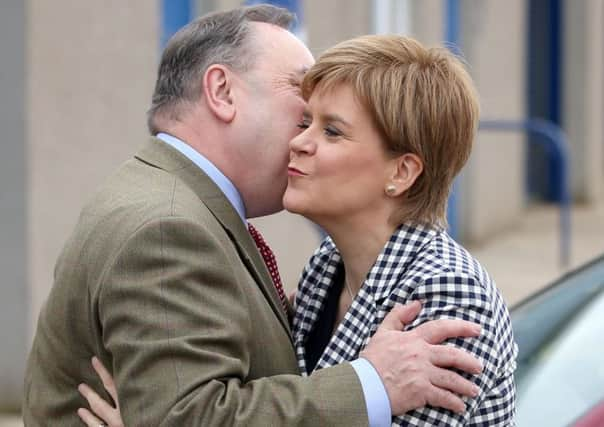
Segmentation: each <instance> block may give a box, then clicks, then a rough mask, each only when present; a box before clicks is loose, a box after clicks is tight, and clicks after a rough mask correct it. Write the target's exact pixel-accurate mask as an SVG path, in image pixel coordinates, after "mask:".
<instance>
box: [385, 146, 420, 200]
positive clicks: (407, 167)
mask: <svg viewBox="0 0 604 427" xmlns="http://www.w3.org/2000/svg"><path fill="white" fill-rule="evenodd" d="M423 171H424V163H423V162H422V159H420V158H419V156H418V155H417V154H413V153H405V154H403V155H402V156H398V157H396V158H394V159H393V169H392V175H391V176H390V180H389V181H388V183H387V185H386V194H387V195H388V196H391V197H397V196H400V195H401V194H403V193H404V192H405V191H407V190H408V189H410V188H411V186H412V185H413V184H414V183H415V180H417V178H418V177H419V176H420V175H421V174H422V172H423Z"/></svg>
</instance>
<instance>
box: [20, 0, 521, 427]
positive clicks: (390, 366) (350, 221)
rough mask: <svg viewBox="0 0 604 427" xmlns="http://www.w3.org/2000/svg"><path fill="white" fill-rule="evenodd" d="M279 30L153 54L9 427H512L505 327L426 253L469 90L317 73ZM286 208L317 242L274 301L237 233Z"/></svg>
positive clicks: (380, 66)
mask: <svg viewBox="0 0 604 427" xmlns="http://www.w3.org/2000/svg"><path fill="white" fill-rule="evenodd" d="M292 19H293V16H292V15H291V14H290V13H289V12H287V11H286V10H284V9H280V8H276V7H273V6H268V5H259V6H252V7H241V8H237V9H233V10H230V11H226V12H218V13H213V14H210V15H206V16H204V17H201V18H199V19H197V20H196V21H194V22H192V23H190V24H189V25H187V26H186V27H184V28H183V29H181V30H180V31H179V32H178V33H177V34H175V35H174V36H173V37H172V39H171V40H170V42H169V43H168V45H167V47H166V49H165V50H164V52H163V55H162V59H161V63H160V65H159V71H158V76H157V83H156V87H155V90H154V93H153V97H152V103H151V108H150V110H149V114H148V125H149V130H150V133H151V135H152V136H151V137H150V138H149V141H148V142H147V143H146V145H144V146H143V147H142V149H141V150H140V151H139V152H138V153H137V154H136V155H135V156H134V157H133V158H132V159H130V160H128V161H127V162H125V163H124V164H123V165H122V166H120V167H119V169H118V170H117V171H116V172H115V173H114V174H113V175H112V176H111V177H109V178H108V179H107V181H106V182H105V183H104V184H103V185H102V186H101V188H100V189H99V190H98V192H97V193H96V194H95V195H93V196H92V197H91V199H90V201H89V202H88V203H87V205H86V206H85V207H84V209H83V210H82V212H81V215H80V218H79V222H78V224H77V225H76V228H75V230H74V231H73V233H72V235H71V236H70V238H69V239H68V241H67V243H66V245H65V247H64V249H63V252H62V254H61V256H60V257H59V260H58V261H57V266H56V270H55V277H54V284H53V288H52V291H51V293H50V295H49V298H48V300H47V302H46V304H45V306H44V308H43V310H42V311H41V313H40V317H39V320H38V326H37V331H36V335H35V340H34V343H33V347H32V350H31V353H30V356H29V360H28V365H27V372H26V378H25V396H24V403H23V415H24V420H25V424H26V425H27V426H45V425H60V426H68V425H74V426H76V425H82V422H84V423H85V424H86V425H89V426H99V425H110V426H112V427H117V426H121V425H126V426H268V425H271V426H389V425H392V424H394V425H403V426H406V425H414V426H415V425H446V426H453V425H459V426H462V425H463V426H478V425H480V426H486V425H488V426H512V425H515V424H514V413H515V409H514V403H515V386H514V380H513V373H514V370H515V367H516V364H515V358H516V353H517V350H516V344H515V343H514V339H513V335H512V330H511V324H510V319H509V314H508V311H507V308H506V306H505V303H504V301H503V298H502V297H501V294H500V292H499V291H498V290H497V288H496V287H495V284H494V282H493V280H492V279H491V278H490V276H489V275H488V274H487V272H486V271H485V270H484V269H483V268H482V266H481V265H480V264H479V263H478V262H477V261H476V260H475V259H474V258H473V257H472V256H471V255H470V254H469V253H468V252H467V251H466V250H465V249H464V248H462V247H461V246H460V245H459V244H458V243H456V242H455V241H454V240H452V239H451V238H450V237H449V236H448V234H447V233H446V231H445V229H446V220H445V212H446V203H447V198H448V195H449V190H450V187H451V184H452V182H453V179H454V178H455V176H456V175H457V174H458V173H459V171H460V170H461V169H462V167H463V166H464V164H465V162H466V161H467V159H468V157H469V155H470V152H471V148H472V142H473V139H474V136H475V133H476V129H477V124H478V115H479V108H478V99H477V96H476V94H475V90H474V86H473V83H472V81H471V79H470V77H469V75H468V73H467V71H466V70H465V68H464V66H463V64H462V63H461V62H460V60H459V59H457V58H456V57H455V56H453V55H452V54H451V53H449V52H448V51H447V50H445V49H443V48H426V47H424V46H422V45H421V44H420V43H418V42H417V41H415V40H413V39H410V38H407V37H402V36H397V35H383V36H362V37H358V38H354V39H352V40H348V41H344V42H342V43H340V44H338V45H336V46H334V47H333V48H331V49H328V50H327V51H325V53H324V54H323V55H321V56H320V57H319V58H318V59H317V61H316V62H315V61H314V59H313V57H312V55H311V54H310V52H309V50H308V49H307V48H306V46H304V44H302V43H301V42H300V41H299V40H298V39H296V37H295V36H294V35H293V34H291V33H290V32H289V31H288V28H289V26H290V24H291V21H292ZM124 143H128V141H124ZM283 208H285V209H287V210H288V211H290V212H292V213H296V214H300V215H303V216H304V217H306V218H308V219H310V220H311V221H313V222H315V223H316V224H318V225H320V226H321V227H322V228H323V230H325V232H326V233H327V235H328V237H326V238H325V240H324V241H323V242H322V243H321V245H320V247H319V248H318V249H317V250H316V252H315V253H314V254H313V255H312V257H311V259H310V260H309V262H308V264H307V266H306V268H305V269H304V271H303V273H302V276H301V279H300V282H299V285H298V289H297V292H296V295H295V299H294V300H293V301H289V300H288V298H287V297H286V296H285V294H284V292H283V287H282V284H281V280H280V278H279V273H278V270H277V266H276V263H275V259H274V256H273V255H272V252H271V250H270V248H269V247H268V245H267V244H266V242H264V240H263V239H262V236H260V234H259V233H258V231H257V230H255V229H254V228H253V227H252V226H251V225H250V224H248V222H247V219H248V218H254V217H259V216H263V215H268V214H271V213H275V212H278V211H280V210H281V209H283ZM292 244H295V242H292ZM94 356H95V357H96V358H95V359H94V363H93V364H91V358H93V357H94Z"/></svg>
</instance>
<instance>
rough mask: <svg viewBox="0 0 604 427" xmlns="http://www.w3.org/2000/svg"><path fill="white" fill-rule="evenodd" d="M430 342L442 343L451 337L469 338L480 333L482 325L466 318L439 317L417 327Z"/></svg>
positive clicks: (416, 329) (421, 334)
mask: <svg viewBox="0 0 604 427" xmlns="http://www.w3.org/2000/svg"><path fill="white" fill-rule="evenodd" d="M415 331H416V333H417V334H419V335H420V336H421V337H423V338H424V340H425V341H426V342H428V343H429V344H440V343H441V342H443V341H445V340H447V339H449V338H458V337H461V338H468V337H477V336H479V335H480V325H477V324H476V323H472V322H467V321H465V320H454V319H438V320H432V321H429V322H426V323H424V324H423V325H420V326H418V327H417V328H415Z"/></svg>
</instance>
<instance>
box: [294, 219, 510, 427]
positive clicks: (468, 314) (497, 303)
mask: <svg viewBox="0 0 604 427" xmlns="http://www.w3.org/2000/svg"><path fill="white" fill-rule="evenodd" d="M340 263H341V257H340V254H339V252H338V250H337V248H336V247H335V245H334V243H333V241H332V240H331V239H330V238H329V237H328V238H326V239H325V240H324V241H323V243H322V244H321V246H320V247H319V249H317V251H316V252H315V253H314V255H313V256H312V258H311V259H310V261H309V263H308V265H307V266H306V268H305V270H304V272H303V274H302V278H301V279H300V283H299V287H298V293H297V295H296V306H295V309H296V314H295V317H294V322H293V333H294V342H295V345H296V352H297V357H298V364H299V366H300V370H301V372H302V374H303V375H308V374H310V372H308V370H307V368H306V362H305V357H304V356H305V350H304V347H305V342H306V339H307V337H308V336H309V332H310V331H311V330H312V329H313V328H315V327H320V325H317V324H316V323H317V322H316V321H317V318H318V316H319V313H320V312H321V310H322V308H323V306H324V303H325V300H326V296H327V291H328V289H329V287H330V286H331V285H332V284H333V280H334V276H335V273H336V269H337V267H338V265H339V264H340ZM412 300H423V301H424V305H423V308H422V311H421V313H420V315H419V316H418V318H417V319H416V320H415V321H414V322H413V323H412V324H410V325H408V326H407V329H412V328H415V327H417V326H418V325H420V324H422V323H424V322H426V321H428V320H433V319H444V318H448V319H464V320H469V321H473V322H476V323H478V324H480V325H481V327H482V333H481V335H480V337H478V338H468V339H454V340H450V341H448V344H449V345H454V346H457V347H459V348H462V349H465V350H466V351H468V352H470V353H472V354H473V355H474V356H476V357H478V358H479V359H480V360H481V362H482V364H483V366H484V371H483V373H482V374H481V375H479V376H469V375H467V376H466V377H467V378H471V379H472V381H473V382H474V383H475V384H477V385H478V386H479V387H480V394H479V396H478V397H477V398H474V399H466V400H465V402H466V408H467V409H466V412H465V413H464V414H462V415H458V414H455V413H453V412H451V411H448V410H445V409H440V408H435V407H430V406H427V407H424V408H421V409H419V410H415V411H411V412H408V413H407V414H406V415H405V416H403V417H396V418H393V420H392V422H393V425H397V426H427V425H429V426H459V425H464V426H514V425H515V422H514V415H515V385H514V378H513V373H514V370H515V369H516V355H517V351H518V350H517V346H516V343H515V342H514V338H513V335H512V327H511V322H510V317H509V313H508V310H507V308H506V306H505V303H504V301H503V298H502V297H501V295H500V293H499V291H498V290H497V288H496V287H495V284H494V283H493V281H492V280H491V278H490V277H489V276H488V274H487V272H486V271H485V270H484V269H483V268H482V267H481V266H480V264H479V263H478V262H477V261H476V260H475V259H474V258H473V257H472V256H471V255H470V254H469V253H468V252H467V251H466V250H465V249H464V248H462V247H461V246H460V245H459V244H457V243H456V242H455V241H454V240H453V239H452V238H451V237H450V236H449V235H448V234H447V233H446V232H443V231H436V230H433V229H429V228H426V227H422V226H409V225H402V226H401V227H399V228H398V229H397V230H396V232H395V233H394V234H393V235H392V237H391V238H390V240H389V241H388V243H387V244H386V245H385V246H384V249H383V250H382V252H381V253H380V255H379V256H378V258H377V260H376V262H375V264H374V265H373V267H372V268H371V270H370V271H369V274H368V275H367V278H366V280H365V282H364V283H363V286H362V287H361V289H360V291H359V293H358V294H357V296H356V298H355V300H354V301H353V303H352V305H351V306H350V308H349V310H348V312H347V313H346V315H345V317H344V320H343V321H342V322H341V323H340V325H338V326H337V327H336V330H335V332H334V334H333V336H332V338H331V341H330V342H329V344H328V345H327V347H326V348H325V351H324V352H323V354H322V356H321V358H320V359H319V361H318V363H317V366H316V368H315V369H321V368H324V367H327V366H332V365H335V364H338V363H342V362H345V361H350V360H354V359H356V358H358V356H359V352H360V351H361V350H362V349H363V348H364V347H365V346H366V345H367V343H368V341H369V338H370V337H371V336H372V335H373V334H374V333H375V331H376V330H377V328H378V326H379V324H380V323H381V321H382V320H383V318H384V317H385V315H386V313H388V311H390V309H391V308H392V307H393V306H394V304H395V303H397V302H399V303H402V304H405V303H408V302H410V301H412Z"/></svg>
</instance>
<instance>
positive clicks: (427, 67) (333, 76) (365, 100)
mask: <svg viewBox="0 0 604 427" xmlns="http://www.w3.org/2000/svg"><path fill="white" fill-rule="evenodd" d="M340 87H348V88H349V89H350V90H351V91H352V93H353V95H354V99H355V100H356V102H358V103H359V104H360V106H361V107H362V108H363V109H364V111H365V113H366V114H367V115H368V116H369V119H370V121H371V123H372V124H373V126H374V128H375V129H376V131H377V133H378V134H379V136H380V139H381V141H382V144H383V150H384V152H386V153H388V154H389V155H390V156H391V158H393V159H396V158H401V156H404V155H409V154H411V155H413V156H415V158H416V159H417V161H419V162H420V167H419V169H418V170H417V171H416V172H417V173H416V177H414V180H413V182H412V183H411V185H410V186H408V188H406V189H405V191H403V192H402V193H399V192H392V191H390V194H386V197H388V196H390V197H393V196H396V199H397V202H398V208H397V209H396V211H395V212H394V214H393V218H392V219H393V221H394V222H396V223H402V222H408V221H410V222H419V223H427V224H430V225H433V226H444V225H445V224H446V219H445V212H446V203H447V198H448V194H449V189H450V187H451V183H452V181H453V178H454V177H455V176H456V175H457V174H458V173H459V171H460V170H461V168H462V167H463V166H464V164H465V162H466V161H467V159H468V157H469V155H470V151H471V148H472V141H473V139H474V135H475V132H476V128H477V124H478V115H479V106H478V99H477V96H476V92H475V89H474V86H473V84H472V81H471V78H470V76H469V75H468V73H467V71H466V70H465V68H464V66H463V64H462V63H461V62H460V60H459V59H457V58H456V57H455V56H454V55H452V54H451V53H450V52H449V51H447V50H446V49H444V48H440V47H437V48H425V47H424V46H422V45H421V44H420V43H419V42H417V41H415V40H413V39H410V38H407V37H403V36H397V35H369V36H362V37H358V38H355V39H352V40H348V41H345V42H342V43H340V44H338V45H336V46H334V47H333V48H331V49H329V50H327V51H326V52H325V53H324V54H323V55H321V57H320V58H319V59H318V61H317V62H316V63H315V65H314V66H313V67H312V68H311V69H310V70H309V71H308V73H307V74H306V76H305V78H304V81H303V83H302V92H303V96H304V98H305V99H306V100H311V97H313V96H315V97H316V96H320V97H328V96H329V95H330V93H332V94H333V93H334V92H333V90H334V89H337V88H340ZM311 104H312V103H311ZM309 130H310V129H309ZM303 136H304V133H303V134H301V135H300V137H298V138H302V137H303ZM294 151H295V150H294ZM293 156H294V157H295V153H294V154H293ZM351 173H363V171H362V170H359V171H351ZM386 180H388V177H386ZM392 185H394V186H395V187H396V186H397V182H396V179H394V181H393V182H391V183H389V182H384V186H383V187H382V188H385V187H388V186H392ZM390 190H392V189H391V188H390ZM383 195H384V194H383V190H382V196H383Z"/></svg>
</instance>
